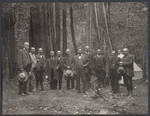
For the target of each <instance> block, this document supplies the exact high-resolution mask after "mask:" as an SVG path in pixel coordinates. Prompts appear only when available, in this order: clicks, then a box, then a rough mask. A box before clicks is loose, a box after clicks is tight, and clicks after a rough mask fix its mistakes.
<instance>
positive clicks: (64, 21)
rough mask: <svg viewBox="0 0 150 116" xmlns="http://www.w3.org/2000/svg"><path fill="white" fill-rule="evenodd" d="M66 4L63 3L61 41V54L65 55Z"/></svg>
mask: <svg viewBox="0 0 150 116" xmlns="http://www.w3.org/2000/svg"><path fill="white" fill-rule="evenodd" d="M66 18H67V17H66V4H64V8H63V42H62V44H63V45H62V47H63V56H65V51H66V49H67V24H66V21H67V19H66Z"/></svg>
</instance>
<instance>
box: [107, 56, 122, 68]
mask: <svg viewBox="0 0 150 116" xmlns="http://www.w3.org/2000/svg"><path fill="white" fill-rule="evenodd" d="M119 61H121V59H120V58H119V57H117V56H112V55H111V56H110V57H109V69H110V70H111V69H116V70H117V69H118V67H119Z"/></svg>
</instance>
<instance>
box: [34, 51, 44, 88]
mask: <svg viewBox="0 0 150 116" xmlns="http://www.w3.org/2000/svg"><path fill="white" fill-rule="evenodd" d="M36 59H37V65H36V90H38V87H39V84H40V86H41V91H44V88H43V81H44V73H45V68H46V64H45V56H44V54H43V49H42V48H39V49H38V54H37V55H36Z"/></svg>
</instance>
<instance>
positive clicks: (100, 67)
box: [93, 49, 106, 87]
mask: <svg viewBox="0 0 150 116" xmlns="http://www.w3.org/2000/svg"><path fill="white" fill-rule="evenodd" d="M93 62H94V70H95V74H96V77H97V79H98V87H101V86H103V87H105V76H106V60H105V58H104V55H102V51H101V50H100V49H98V50H97V55H96V56H94V58H93Z"/></svg>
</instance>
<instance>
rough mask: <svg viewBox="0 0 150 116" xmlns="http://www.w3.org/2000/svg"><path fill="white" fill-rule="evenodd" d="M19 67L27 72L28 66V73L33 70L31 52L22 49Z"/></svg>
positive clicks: (19, 55)
mask: <svg viewBox="0 0 150 116" xmlns="http://www.w3.org/2000/svg"><path fill="white" fill-rule="evenodd" d="M18 66H19V69H24V70H26V67H27V66H28V69H27V70H26V71H27V72H28V71H30V69H31V59H30V55H29V52H28V51H26V50H25V49H21V50H20V51H19V53H18Z"/></svg>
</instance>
